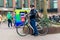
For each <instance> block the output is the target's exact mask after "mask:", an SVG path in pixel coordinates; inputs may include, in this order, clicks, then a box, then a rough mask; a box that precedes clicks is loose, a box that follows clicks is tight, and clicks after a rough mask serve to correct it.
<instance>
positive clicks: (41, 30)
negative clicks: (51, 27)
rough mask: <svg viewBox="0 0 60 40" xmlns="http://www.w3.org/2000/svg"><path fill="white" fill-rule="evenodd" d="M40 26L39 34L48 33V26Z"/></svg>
mask: <svg viewBox="0 0 60 40" xmlns="http://www.w3.org/2000/svg"><path fill="white" fill-rule="evenodd" d="M40 28H42V29H40ZM40 28H39V29H38V31H39V34H40V35H41V36H43V35H46V34H47V33H48V26H42V27H40Z"/></svg>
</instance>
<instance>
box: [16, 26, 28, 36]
mask: <svg viewBox="0 0 60 40" xmlns="http://www.w3.org/2000/svg"><path fill="white" fill-rule="evenodd" d="M16 32H17V34H18V35H19V36H26V35H27V34H28V33H29V28H28V27H27V26H26V25H25V26H24V27H17V28H16Z"/></svg>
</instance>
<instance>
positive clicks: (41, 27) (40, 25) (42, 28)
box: [16, 14, 49, 36]
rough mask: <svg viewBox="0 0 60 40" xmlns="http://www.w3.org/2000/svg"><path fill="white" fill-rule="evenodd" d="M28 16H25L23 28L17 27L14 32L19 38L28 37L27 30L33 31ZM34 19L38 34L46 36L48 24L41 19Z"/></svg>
mask: <svg viewBox="0 0 60 40" xmlns="http://www.w3.org/2000/svg"><path fill="white" fill-rule="evenodd" d="M28 15H29V14H27V15H26V18H25V23H24V26H23V27H22V26H19V27H17V28H16V32H17V34H18V35H20V36H26V35H28V34H29V30H30V29H29V28H31V29H32V30H33V28H32V26H31V25H30V23H29V16H28ZM36 19H37V21H36V26H37V29H38V31H39V34H40V35H46V34H47V33H48V26H49V25H47V24H48V23H46V21H44V20H45V19H43V18H41V19H40V18H36ZM33 32H34V30H33Z"/></svg>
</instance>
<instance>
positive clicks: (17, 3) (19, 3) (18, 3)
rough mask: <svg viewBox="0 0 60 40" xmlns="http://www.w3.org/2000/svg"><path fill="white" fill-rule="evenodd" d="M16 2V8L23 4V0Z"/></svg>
mask: <svg viewBox="0 0 60 40" xmlns="http://www.w3.org/2000/svg"><path fill="white" fill-rule="evenodd" d="M15 2H16V8H21V5H22V3H21V0H15Z"/></svg>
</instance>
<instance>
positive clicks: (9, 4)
mask: <svg viewBox="0 0 60 40" xmlns="http://www.w3.org/2000/svg"><path fill="white" fill-rule="evenodd" d="M6 7H7V8H12V7H13V0H6Z"/></svg>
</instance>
